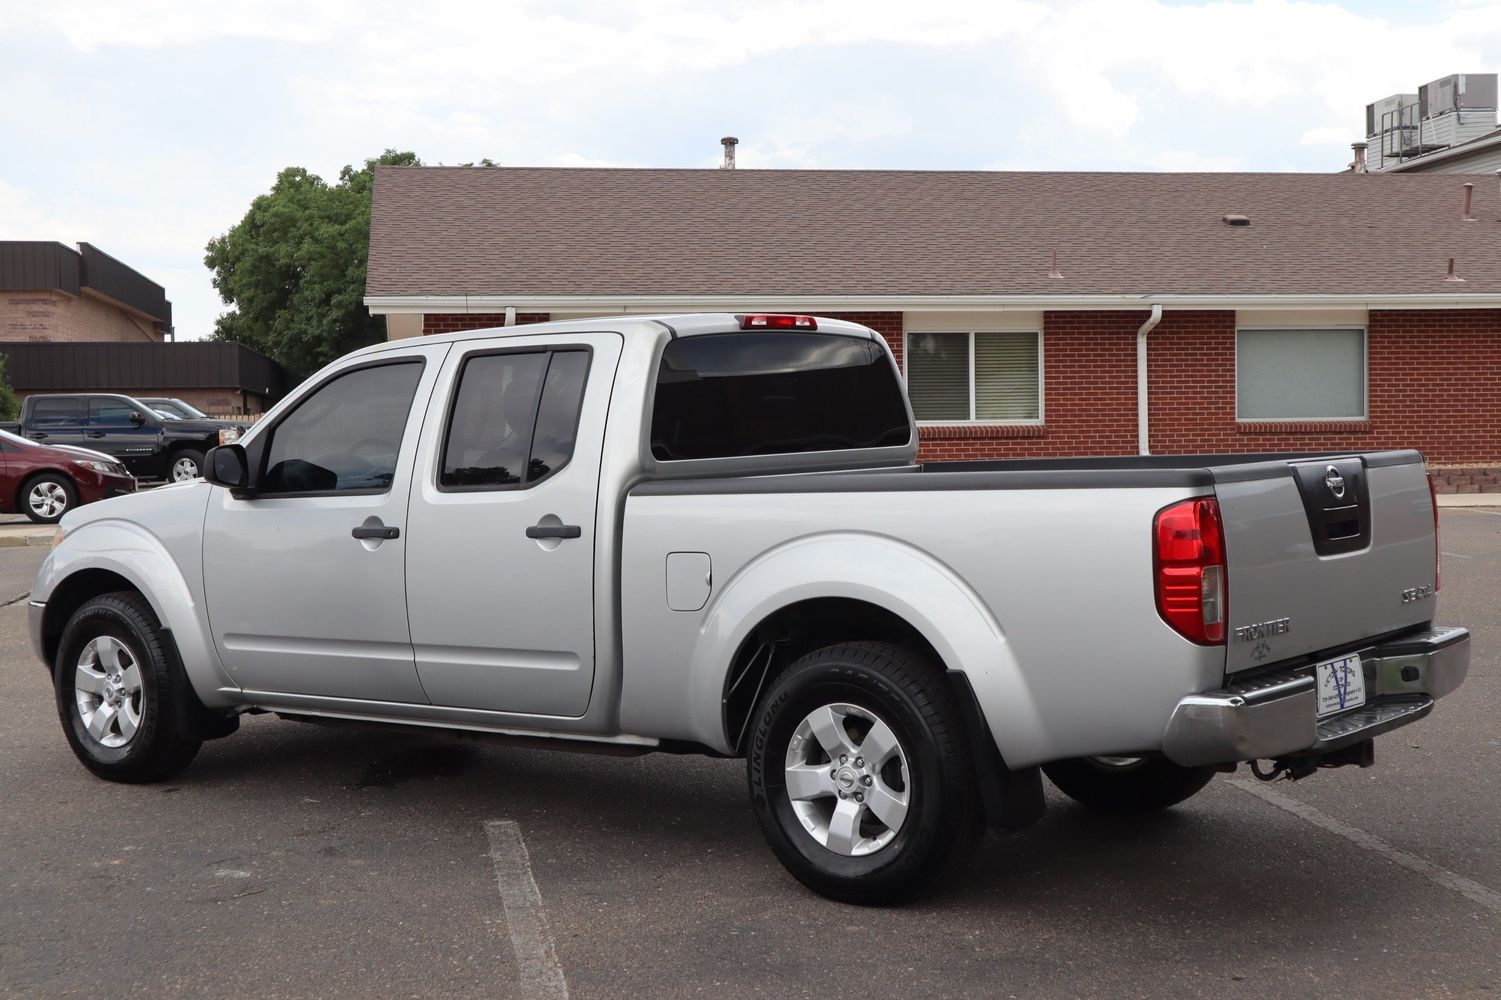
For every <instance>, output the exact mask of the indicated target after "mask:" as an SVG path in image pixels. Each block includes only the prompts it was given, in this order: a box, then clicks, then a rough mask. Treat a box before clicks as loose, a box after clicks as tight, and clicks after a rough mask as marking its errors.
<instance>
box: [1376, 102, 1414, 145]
mask: <svg viewBox="0 0 1501 1000" xmlns="http://www.w3.org/2000/svg"><path fill="white" fill-rule="evenodd" d="M1416 103H1418V95H1417V94H1393V95H1392V96H1390V97H1383V98H1382V99H1381V100H1379V101H1376V102H1375V103H1374V104H1367V105H1366V106H1365V134H1366V137H1367V138H1369V137H1371V136H1373V135H1378V134H1380V133H1382V132H1386V131H1388V130H1390V129H1394V128H1396V127H1397V126H1398V125H1399V124H1400V125H1410V124H1413V123H1414V122H1415V121H1416V120H1417V112H1416V111H1410V112H1408V115H1407V117H1406V118H1403V117H1402V115H1401V111H1402V109H1403V108H1406V107H1411V106H1412V105H1414V104H1416Z"/></svg>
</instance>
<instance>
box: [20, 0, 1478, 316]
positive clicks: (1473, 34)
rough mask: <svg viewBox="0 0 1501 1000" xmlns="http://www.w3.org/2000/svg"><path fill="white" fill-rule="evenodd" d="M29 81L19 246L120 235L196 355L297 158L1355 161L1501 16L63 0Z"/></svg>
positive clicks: (1209, 5)
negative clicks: (214, 248) (1370, 131)
mask: <svg viewBox="0 0 1501 1000" xmlns="http://www.w3.org/2000/svg"><path fill="white" fill-rule="evenodd" d="M0 65H3V66H5V67H6V70H5V80H6V87H7V93H10V94H11V95H12V96H15V97H17V99H16V100H14V101H10V102H7V104H6V106H5V107H3V108H0V128H3V132H0V134H5V135H7V136H15V137H20V138H19V140H18V141H19V142H20V143H21V144H22V145H21V146H20V147H19V148H20V149H21V150H22V152H23V153H24V154H25V155H21V156H12V157H10V158H8V159H7V160H6V162H5V163H4V164H0V171H4V179H3V180H0V236H3V237H6V238H18V237H22V236H24V237H28V238H44V239H59V240H63V241H65V242H74V241H76V240H80V239H86V240H89V241H90V242H95V243H98V244H99V245H101V246H103V247H105V248H106V249H108V250H110V252H112V253H115V254H117V255H118V256H120V257H121V258H122V259H123V260H125V261H126V262H127V263H130V264H131V265H132V266H136V267H139V268H141V269H142V270H143V271H145V272H146V273H147V274H148V275H150V276H152V277H154V278H156V280H159V281H163V282H164V283H166V284H168V293H169V295H170V296H171V297H172V298H173V300H174V303H175V304H176V306H177V310H178V317H179V324H178V325H179V327H180V328H181V329H182V330H183V331H184V333H185V334H187V335H190V336H191V335H199V334H201V333H204V332H206V331H207V329H208V328H209V326H210V324H211V323H212V319H213V316H214V314H216V313H217V312H218V311H219V309H218V306H217V304H216V303H215V301H214V298H213V293H212V291H211V289H210V288H209V285H208V275H207V272H206V271H205V270H204V269H203V268H202V266H201V259H202V255H203V244H204V242H205V241H206V240H207V239H208V238H209V237H211V236H213V235H214V234H215V233H218V232H222V231H223V230H225V229H226V228H228V227H229V226H230V225H232V224H233V223H234V222H235V221H236V220H237V219H238V218H239V217H240V216H241V215H242V214H243V212H244V211H245V208H246V206H247V205H248V203H249V201H250V199H251V198H252V197H253V196H254V195H255V194H257V193H259V192H261V191H264V190H265V189H266V188H267V187H269V185H270V183H271V180H272V178H273V177H274V175H275V171H276V170H277V169H278V168H280V167H282V166H285V165H288V164H301V165H305V166H307V167H309V168H310V169H313V170H315V171H316V172H318V173H320V174H322V175H323V176H325V177H327V178H332V177H333V175H334V174H335V172H336V171H337V170H338V168H339V167H340V166H341V165H342V164H344V163H349V162H358V161H359V160H361V159H363V158H364V157H366V156H371V155H374V154H375V153H377V152H379V151H380V150H381V149H383V148H386V147H395V148H403V149H412V150H415V151H417V152H418V153H419V154H421V155H422V156H423V157H424V158H425V159H427V160H429V161H431V162H438V161H446V162H450V163H460V162H468V161H477V160H479V159H480V158H482V157H491V158H493V159H495V160H497V161H499V162H501V163H504V164H559V165H579V166H624V165H630V166H704V167H708V166H713V165H715V164H717V163H718V160H719V155H720V153H719V147H718V142H717V140H718V138H719V136H720V135H723V134H725V133H726V132H730V133H734V134H737V135H739V136H740V139H741V145H740V147H739V151H738V154H739V161H740V165H741V167H742V168H754V167H761V168H773V167H782V168H812V167H828V166H842V167H951V168H975V167H987V166H1001V167H1006V168H1011V169H1016V168H1030V169H1067V168H1074V169H1171V170H1227V169H1236V170H1255V169H1269V168H1282V167H1288V168H1295V169H1305V170H1329V171H1335V170H1339V169H1340V168H1341V167H1343V166H1344V163H1345V161H1346V160H1347V158H1348V157H1347V155H1346V154H1347V149H1346V148H1345V147H1347V144H1348V143H1349V142H1350V141H1351V140H1353V139H1355V138H1358V137H1359V133H1360V131H1361V126H1362V124H1363V123H1362V117H1361V113H1362V110H1363V107H1364V105H1365V104H1366V103H1367V102H1369V101H1372V100H1374V99H1376V98H1379V97H1382V96H1384V95H1386V94H1390V93H1394V92H1397V91H1411V90H1414V89H1416V87H1417V86H1418V85H1419V84H1421V83H1423V82H1426V81H1427V80H1430V79H1433V78H1436V77H1438V76H1440V75H1442V74H1445V73H1449V72H1455V71H1466V72H1468V71H1486V70H1491V71H1494V70H1501V3H1498V2H1496V0H1455V2H1452V3H1449V4H1445V5H1434V6H1433V7H1431V8H1422V9H1420V10H1419V11H1418V12H1413V11H1408V12H1404V13H1403V19H1402V23H1400V24H1397V23H1393V21H1392V20H1390V19H1389V18H1386V17H1383V16H1381V15H1379V14H1375V13H1371V12H1369V10H1363V9H1362V8H1361V7H1360V5H1358V4H1357V3H1355V2H1354V0H1341V2H1335V0H1244V2H1229V0H1207V2H1202V3H1182V2H1176V0H1174V2H1168V0H1060V2H1047V3H1044V2H1032V0H995V2H975V0H924V2H921V3H912V2H911V0H864V2H862V0H765V2H753V3H746V2H744V0H735V2H729V0H723V2H690V0H609V2H599V0H495V2H488V3H485V2H463V0H427V2H424V3H421V4H413V3H411V2H410V0H370V2H368V3H367V2H358V0H319V2H316V3H309V2H307V0H241V2H232V0H227V2H225V3H202V2H199V0H193V2H188V0H138V2H134V3H130V4H122V3H120V2H119V0H49V2H46V3H31V4H7V5H4V6H0Z"/></svg>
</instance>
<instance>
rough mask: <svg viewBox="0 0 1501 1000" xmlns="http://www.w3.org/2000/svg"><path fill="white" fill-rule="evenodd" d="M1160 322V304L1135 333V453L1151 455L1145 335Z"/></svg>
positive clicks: (1158, 303) (1154, 307)
mask: <svg viewBox="0 0 1501 1000" xmlns="http://www.w3.org/2000/svg"><path fill="white" fill-rule="evenodd" d="M1161 322H1162V303H1161V302H1155V303H1153V304H1152V315H1150V316H1148V317H1147V321H1146V322H1145V323H1143V324H1142V325H1141V329H1139V330H1137V331H1136V453H1137V454H1138V455H1150V454H1151V453H1152V445H1151V438H1150V436H1149V435H1148V427H1147V334H1149V333H1151V332H1152V329H1153V328H1154V327H1156V325H1157V324H1158V323H1161Z"/></svg>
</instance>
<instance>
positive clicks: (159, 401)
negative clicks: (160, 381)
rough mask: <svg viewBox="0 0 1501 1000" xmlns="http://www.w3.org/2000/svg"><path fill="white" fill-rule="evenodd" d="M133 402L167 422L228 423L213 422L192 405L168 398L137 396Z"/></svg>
mask: <svg viewBox="0 0 1501 1000" xmlns="http://www.w3.org/2000/svg"><path fill="white" fill-rule="evenodd" d="M135 400H136V402H137V403H145V404H146V405H147V406H149V407H150V408H151V409H153V410H155V411H156V412H157V413H160V414H161V415H162V416H164V417H166V418H167V419H168V420H212V421H214V423H222V424H229V423H230V422H229V421H227V420H214V418H213V417H211V416H209V415H208V414H207V413H204V412H203V411H202V410H200V409H198V407H196V406H194V405H193V404H192V403H189V402H186V401H184V400H181V399H175V398H173V397H170V396H137V397H135Z"/></svg>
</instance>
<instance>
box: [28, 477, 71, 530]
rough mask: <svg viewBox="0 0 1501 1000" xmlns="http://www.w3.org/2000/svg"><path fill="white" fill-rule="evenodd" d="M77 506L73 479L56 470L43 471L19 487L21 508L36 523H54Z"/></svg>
mask: <svg viewBox="0 0 1501 1000" xmlns="http://www.w3.org/2000/svg"><path fill="white" fill-rule="evenodd" d="M76 506H78V490H77V488H76V487H74V485H73V480H71V479H69V478H68V477H67V476H64V475H62V474H61V473H57V472H44V473H42V474H41V475H38V476H33V477H31V478H30V479H28V480H26V484H25V485H24V486H22V487H21V510H22V511H24V512H25V513H26V516H27V517H29V518H31V520H33V521H35V522H36V523H37V524H56V523H57V522H58V521H60V520H62V516H63V515H64V514H66V513H67V512H68V511H70V510H72V509H73V508H74V507H76Z"/></svg>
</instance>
